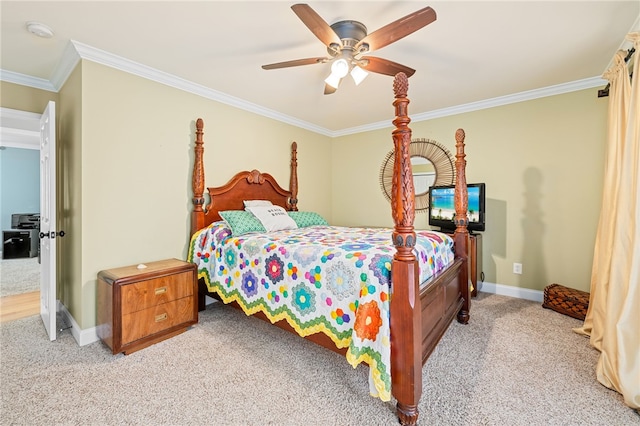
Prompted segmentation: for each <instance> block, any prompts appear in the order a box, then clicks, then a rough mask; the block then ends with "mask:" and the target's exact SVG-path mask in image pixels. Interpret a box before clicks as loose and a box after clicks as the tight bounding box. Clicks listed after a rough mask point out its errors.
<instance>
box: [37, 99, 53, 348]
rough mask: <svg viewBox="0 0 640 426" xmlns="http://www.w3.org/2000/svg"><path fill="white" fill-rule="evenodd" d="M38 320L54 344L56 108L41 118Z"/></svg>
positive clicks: (50, 104)
mask: <svg viewBox="0 0 640 426" xmlns="http://www.w3.org/2000/svg"><path fill="white" fill-rule="evenodd" d="M40 316H41V317H42V322H44V328H45V329H46V330H47V334H48V335H49V339H50V340H56V104H55V102H53V101H50V102H49V104H48V105H47V108H46V109H45V110H44V113H42V117H41V118H40Z"/></svg>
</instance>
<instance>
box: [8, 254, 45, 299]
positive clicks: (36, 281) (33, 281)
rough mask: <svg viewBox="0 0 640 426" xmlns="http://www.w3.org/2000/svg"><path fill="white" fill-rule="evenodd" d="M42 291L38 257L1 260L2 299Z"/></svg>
mask: <svg viewBox="0 0 640 426" xmlns="http://www.w3.org/2000/svg"><path fill="white" fill-rule="evenodd" d="M38 290H40V264H39V263H38V258H37V257H29V258H22V259H2V260H0V297H4V296H11V295H14V294H22V293H28V292H31V291H38Z"/></svg>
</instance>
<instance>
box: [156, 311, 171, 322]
mask: <svg viewBox="0 0 640 426" xmlns="http://www.w3.org/2000/svg"><path fill="white" fill-rule="evenodd" d="M167 317H168V315H167V313H166V312H165V313H164V314H161V315H156V322H160V321H164V320H166V319H167Z"/></svg>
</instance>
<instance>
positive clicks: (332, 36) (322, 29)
mask: <svg viewBox="0 0 640 426" xmlns="http://www.w3.org/2000/svg"><path fill="white" fill-rule="evenodd" d="M291 9H293V12H294V13H295V14H296V15H298V18H300V20H301V21H302V22H303V23H304V24H305V25H306V26H307V28H309V29H310V30H311V32H312V33H313V34H315V36H316V37H318V39H320V41H321V42H323V43H324V44H325V46H327V47H328V46H330V45H331V44H332V43H335V44H337V45H339V46H340V47H342V41H340V37H338V35H337V34H336V33H335V31H333V29H332V28H331V27H330V26H329V24H327V22H326V21H325V20H324V19H322V17H321V16H320V15H318V14H317V13H316V11H315V10H313V9H312V8H311V7H310V6H309V5H308V4H294V5H293V6H291Z"/></svg>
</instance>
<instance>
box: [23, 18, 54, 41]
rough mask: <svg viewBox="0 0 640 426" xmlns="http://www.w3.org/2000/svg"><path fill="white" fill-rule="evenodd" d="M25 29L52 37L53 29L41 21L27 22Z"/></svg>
mask: <svg viewBox="0 0 640 426" xmlns="http://www.w3.org/2000/svg"><path fill="white" fill-rule="evenodd" d="M27 31H29V32H30V33H31V34H35V35H37V36H38V37H42V38H51V37H53V30H52V29H51V28H49V27H48V26H46V25H45V24H43V23H41V22H35V21H29V22H27Z"/></svg>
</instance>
